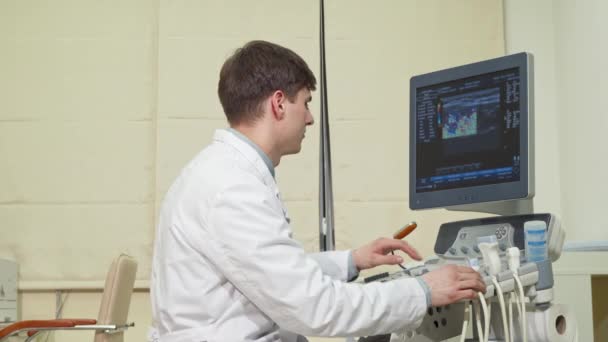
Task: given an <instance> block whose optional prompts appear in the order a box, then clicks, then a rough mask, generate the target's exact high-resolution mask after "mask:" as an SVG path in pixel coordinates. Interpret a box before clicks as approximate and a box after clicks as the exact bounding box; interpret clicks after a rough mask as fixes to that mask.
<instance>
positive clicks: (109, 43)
mask: <svg viewBox="0 0 608 342" xmlns="http://www.w3.org/2000/svg"><path fill="white" fill-rule="evenodd" d="M8 48H9V49H10V51H12V53H13V54H15V56H18V59H17V61H15V62H14V65H13V66H12V67H13V68H14V73H15V74H16V75H15V77H14V78H13V79H12V80H10V79H9V80H2V81H0V82H1V83H5V82H11V84H10V85H7V84H2V85H1V87H2V88H5V87H6V88H9V87H11V89H12V91H13V92H14V93H15V95H14V99H13V100H12V102H13V103H12V104H9V106H8V107H5V105H0V119H13V120H35V119H41V120H150V119H151V117H152V108H153V105H154V103H153V100H154V98H155V92H156V89H155V88H154V85H153V83H152V78H153V75H152V71H153V59H154V56H153V55H152V52H153V51H152V48H153V43H152V42H151V41H150V40H147V41H144V40H102V39H19V40H17V41H14V42H12V43H9V47H8Z"/></svg>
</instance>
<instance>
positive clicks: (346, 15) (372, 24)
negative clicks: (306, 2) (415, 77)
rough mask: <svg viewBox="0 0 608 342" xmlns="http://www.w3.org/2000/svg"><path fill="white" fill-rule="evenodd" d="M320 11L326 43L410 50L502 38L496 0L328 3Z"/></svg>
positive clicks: (339, 0) (348, 0)
mask: <svg viewBox="0 0 608 342" xmlns="http://www.w3.org/2000/svg"><path fill="white" fill-rule="evenodd" d="M325 7H326V18H327V19H326V35H327V37H328V38H331V39H334V38H337V39H340V40H342V39H356V40H379V39H380V40H388V41H393V42H398V41H404V42H408V45H409V46H410V47H412V48H413V47H415V46H414V45H413V44H412V41H415V40H417V39H429V37H430V39H431V40H433V41H443V40H446V41H447V40H453V39H455V40H462V39H463V38H465V37H466V38H467V39H482V40H488V39H490V40H493V39H503V36H502V25H501V24H502V1H500V0H491V1H487V0H473V1H445V0H415V1H403V0H383V1H376V2H372V1H365V0H355V1H353V0H331V1H326V4H325ZM328 48H329V47H328ZM422 54H424V53H423V52H422Z"/></svg>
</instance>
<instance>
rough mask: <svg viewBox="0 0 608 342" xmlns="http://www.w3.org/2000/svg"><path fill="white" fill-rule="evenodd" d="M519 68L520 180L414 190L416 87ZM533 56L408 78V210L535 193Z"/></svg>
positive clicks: (515, 56) (518, 196)
mask: <svg viewBox="0 0 608 342" xmlns="http://www.w3.org/2000/svg"><path fill="white" fill-rule="evenodd" d="M512 68H519V73H520V80H521V85H520V99H521V102H520V129H521V131H520V158H521V160H520V162H521V164H520V165H521V170H522V172H521V173H520V180H519V181H514V182H507V183H498V184H490V185H478V186H472V187H465V188H456V189H446V190H437V191H429V192H421V193H417V192H416V177H417V175H416V157H417V156H416V151H417V148H416V144H417V139H416V134H417V132H416V127H417V125H416V120H417V118H416V92H417V90H418V89H419V88H423V87H428V86H432V85H436V84H441V83H446V82H450V81H455V80H459V79H464V78H469V77H474V76H477V75H482V74H487V73H492V72H497V71H502V70H507V69H512ZM533 81H534V78H533V59H532V55H531V54H530V53H526V52H522V53H517V54H513V55H508V56H503V57H498V58H494V59H489V60H485V61H481V62H477V63H472V64H467V65H463V66H458V67H454V68H450V69H444V70H439V71H435V72H431V73H427V74H423V75H417V76H413V77H412V78H411V79H410V162H409V166H410V191H409V195H410V196H409V205H410V209H413V210H417V209H431V208H448V209H449V207H460V206H468V205H475V204H478V203H487V202H496V201H510V200H523V199H529V198H532V197H533V196H534V145H533V142H534V139H533V132H534V120H533V118H534V115H533V114H534V113H533V112H534V110H533V109H534V106H533V99H534V96H533V90H534V85H533Z"/></svg>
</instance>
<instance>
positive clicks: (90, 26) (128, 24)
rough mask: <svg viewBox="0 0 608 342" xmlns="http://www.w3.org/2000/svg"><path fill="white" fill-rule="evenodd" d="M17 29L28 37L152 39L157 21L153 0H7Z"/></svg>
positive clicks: (6, 4) (5, 2)
mask: <svg viewBox="0 0 608 342" xmlns="http://www.w3.org/2000/svg"><path fill="white" fill-rule="evenodd" d="M4 6H7V7H8V9H9V10H10V11H11V13H10V16H12V17H14V18H16V20H15V23H16V24H15V25H16V32H17V35H18V36H19V37H22V38H28V39H48V38H52V39H55V38H79V39H83V38H88V39H118V40H120V39H143V38H146V39H149V38H150V34H151V33H153V32H154V27H155V25H156V11H157V2H156V1H154V0H111V1H97V0H55V1H52V2H48V1H36V0H4V1H3V7H4Z"/></svg>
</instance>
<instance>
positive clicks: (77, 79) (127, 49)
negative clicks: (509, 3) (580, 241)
mask: <svg viewBox="0 0 608 342" xmlns="http://www.w3.org/2000/svg"><path fill="white" fill-rule="evenodd" d="M326 34H327V41H326V44H327V66H328V84H329V89H328V94H329V115H330V118H331V122H330V125H331V130H332V156H333V166H334V195H335V208H336V229H337V232H336V235H337V245H338V247H339V248H352V247H356V246H359V245H361V244H363V243H365V242H367V241H369V240H371V239H373V238H376V237H378V236H390V234H392V233H393V232H394V231H395V230H396V229H397V228H398V227H400V226H401V225H402V224H403V223H404V222H408V221H411V220H416V221H418V223H419V225H420V228H419V229H418V230H417V231H416V233H415V234H413V235H412V237H411V238H410V242H411V243H412V244H414V245H416V246H417V247H418V248H419V250H420V251H421V252H422V253H423V254H424V255H429V254H430V253H432V247H433V244H434V240H435V235H436V232H437V228H438V225H439V224H440V223H442V222H445V221H450V220H456V219H464V218H470V217H471V216H472V215H471V214H467V213H454V212H446V211H444V210H429V211H423V212H417V213H414V212H411V211H410V210H409V209H408V203H407V200H408V196H407V193H408V189H407V188H408V152H409V149H408V147H407V146H408V132H409V129H408V123H409V121H408V115H409V113H408V112H409V104H408V97H409V95H408V94H409V78H410V77H411V76H412V75H414V74H420V73H424V72H429V71H432V70H436V69H440V68H445V67H450V66H455V65H459V64H464V63H469V62H473V61H477V60H482V59H486V58H491V57H496V56H500V55H503V54H504V33H503V22H502V1H500V0H492V1H488V0H460V1H442V0H425V1H402V0H384V1H378V2H370V1H364V0H357V1H352V0H330V1H326ZM251 39H266V40H271V41H274V42H277V43H280V44H283V45H285V46H287V47H290V48H292V49H293V50H295V51H296V52H298V53H299V54H301V55H302V56H303V57H304V58H305V59H306V60H307V61H309V63H310V66H311V68H312V69H313V70H314V71H316V70H318V3H317V2H316V1H295V0H293V1H278V0H264V1H256V2H251V1H244V0H230V1H220V0H207V1H187V0H180V1H177V0H175V1H166V0H128V1H117V0H116V1H110V2H107V1H95V0H86V1H70V0H59V1H53V2H52V3H49V2H43V1H35V0H29V1H23V0H4V1H2V2H0V74H2V75H3V76H2V77H0V96H2V100H1V101H0V189H2V191H0V224H1V225H2V226H1V227H0V257H9V258H13V259H15V260H17V261H18V262H19V264H20V266H21V273H20V286H21V289H22V291H21V295H20V301H21V304H22V312H21V313H22V317H23V318H43V317H49V316H52V315H53V312H54V303H55V297H54V296H55V294H54V292H53V289H55V288H57V287H76V288H79V287H82V286H93V287H94V286H99V285H100V284H101V281H100V280H101V279H102V277H103V274H104V273H105V270H106V268H107V266H108V264H109V261H110V260H111V259H112V258H113V257H114V256H115V255H116V254H117V253H118V252H120V251H126V252H128V253H129V254H132V255H134V256H136V257H137V259H138V260H139V262H140V270H139V273H138V284H139V286H141V287H143V288H144V290H143V291H140V292H137V293H136V295H135V297H134V300H133V306H132V311H131V317H132V318H133V319H134V320H135V321H136V322H137V326H136V328H135V329H133V330H132V331H130V332H129V333H128V335H127V341H141V340H143V339H144V335H145V331H146V327H147V325H148V324H149V322H150V311H149V303H148V299H147V292H146V290H145V286H146V282H147V279H148V275H149V267H150V266H149V265H150V256H151V243H152V239H153V229H154V221H155V212H156V208H157V207H158V205H159V203H160V201H161V199H162V196H163V194H164V193H165V191H166V189H167V188H168V186H169V185H170V182H171V181H172V179H173V178H174V177H175V176H176V174H177V173H178V171H179V169H180V168H181V167H182V166H183V165H184V163H186V161H187V160H188V159H189V158H191V157H192V156H193V155H194V154H195V153H196V152H197V151H198V150H199V149H200V148H202V147H203V146H204V145H205V144H206V143H208V142H209V141H210V139H211V134H212V132H213V130H214V129H215V128H218V127H224V126H225V120H224V118H223V115H222V111H221V107H220V105H219V101H218V100H217V98H216V85H217V77H218V72H219V68H220V66H221V64H222V62H223V61H224V59H225V58H226V57H227V56H228V55H229V54H230V53H231V52H232V51H233V50H234V49H235V48H237V47H238V46H240V45H242V44H243V43H244V42H246V41H248V40H251ZM313 96H315V99H314V100H313V102H314V105H315V106H318V101H317V99H318V94H314V95H313ZM316 113H317V115H318V110H317V111H316ZM313 133H314V134H310V135H309V137H308V139H307V140H305V142H304V146H303V151H302V153H301V154H299V155H297V156H292V157H288V158H285V160H284V161H283V162H282V164H281V166H280V167H279V169H278V170H277V172H278V177H277V178H278V181H279V184H280V187H281V190H282V193H283V195H284V198H285V199H286V202H287V206H288V208H289V210H290V214H291V216H292V222H293V228H294V230H295V236H296V237H297V238H298V239H299V240H301V241H303V242H304V245H305V247H306V248H307V249H308V250H311V251H312V250H316V249H317V248H318V242H317V238H318V236H317V235H318V227H317V224H318V223H317V220H318V219H317V216H318V213H317V210H318V209H317V208H318V204H317V189H318V179H317V177H318V126H317V129H314V128H313ZM376 175H379V177H375V176H376ZM95 284H99V285H95ZM24 289H29V290H27V291H24ZM33 289H37V290H35V291H34V290H33ZM98 300H99V294H98V293H97V292H96V291H93V292H91V291H88V292H87V291H83V290H81V289H80V290H76V291H72V292H71V294H70V295H69V297H68V299H67V301H66V306H65V312H64V316H66V317H67V316H72V317H74V316H81V315H86V316H90V315H94V314H95V312H96V310H97V308H96V305H97V304H96V303H98ZM75 336H77V337H75ZM82 339H83V338H82V335H74V334H72V333H70V334H65V333H64V334H57V336H56V340H61V341H80V340H82ZM316 341H320V339H317V340H316Z"/></svg>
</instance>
